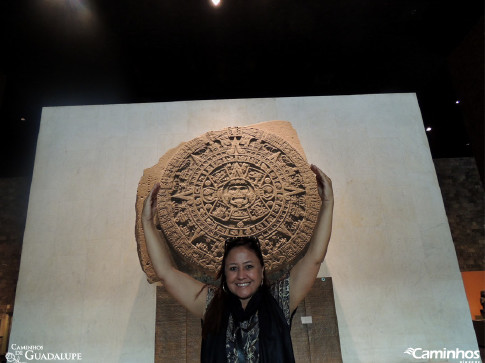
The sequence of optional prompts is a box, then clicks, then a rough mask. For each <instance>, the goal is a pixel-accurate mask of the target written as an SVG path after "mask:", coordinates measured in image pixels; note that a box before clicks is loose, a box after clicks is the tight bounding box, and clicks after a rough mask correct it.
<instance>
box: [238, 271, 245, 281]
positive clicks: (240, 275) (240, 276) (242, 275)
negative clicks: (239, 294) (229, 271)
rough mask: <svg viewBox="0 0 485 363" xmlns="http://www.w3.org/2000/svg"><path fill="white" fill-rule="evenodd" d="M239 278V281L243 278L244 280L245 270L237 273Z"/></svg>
mask: <svg viewBox="0 0 485 363" xmlns="http://www.w3.org/2000/svg"><path fill="white" fill-rule="evenodd" d="M237 278H238V279H242V278H244V270H243V269H239V270H238V271H237Z"/></svg>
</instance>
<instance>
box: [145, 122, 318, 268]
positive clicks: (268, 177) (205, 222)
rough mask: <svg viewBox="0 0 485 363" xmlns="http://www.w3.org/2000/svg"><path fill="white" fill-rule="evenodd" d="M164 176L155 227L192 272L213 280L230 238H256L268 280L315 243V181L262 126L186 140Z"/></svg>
mask: <svg viewBox="0 0 485 363" xmlns="http://www.w3.org/2000/svg"><path fill="white" fill-rule="evenodd" d="M159 172H160V174H159V176H158V178H159V179H158V181H159V182H160V185H161V188H160V191H159V194H158V208H157V209H158V222H159V225H160V227H161V230H162V232H163V237H164V238H165V239H166V241H167V242H168V243H169V245H170V246H171V248H173V251H174V252H175V255H176V259H177V260H179V261H180V262H181V263H180V264H181V265H182V266H183V267H185V269H186V270H189V271H188V272H189V273H191V274H192V275H194V274H195V275H200V276H202V275H208V276H210V277H214V276H215V274H216V273H217V271H218V270H219V268H220V264H221V260H222V255H223V252H224V241H225V240H226V239H227V238H228V237H234V236H257V237H258V238H259V240H260V242H261V249H262V252H263V256H264V258H265V265H266V266H265V267H266V271H267V273H268V274H269V275H272V274H273V275H274V274H275V273H277V272H278V271H281V270H285V269H286V268H288V267H290V266H291V265H292V264H293V263H295V262H296V259H298V258H299V257H300V256H301V254H302V252H303V250H304V249H305V246H306V244H307V243H308V241H309V240H310V237H311V234H312V232H313V228H314V226H315V223H316V218H317V214H318V210H319V206H320V202H319V198H318V193H317V188H316V183H315V177H314V175H313V173H312V172H311V170H310V168H309V165H308V163H307V162H306V160H305V158H304V156H303V155H302V154H301V153H299V152H298V151H297V150H296V149H295V148H294V147H293V146H292V145H290V143H288V142H287V141H285V140H284V139H283V138H282V137H280V136H277V135H276V134H273V133H269V132H266V131H264V130H262V129H259V128H257V125H256V127H231V128H227V129H224V130H221V131H211V132H208V133H206V134H204V135H202V136H200V137H198V138H196V139H193V140H191V141H189V142H187V143H184V144H182V145H181V146H180V147H179V148H178V149H177V150H176V151H174V152H173V154H172V156H171V158H170V159H169V160H168V161H167V162H166V165H165V166H164V167H163V169H161V170H159ZM138 237H139V236H137V241H138V243H140V241H139V238H138ZM142 266H143V261H142ZM145 266H146V265H145ZM145 272H147V271H145ZM147 274H148V273H147ZM149 277H150V276H149ZM196 277H197V276H196Z"/></svg>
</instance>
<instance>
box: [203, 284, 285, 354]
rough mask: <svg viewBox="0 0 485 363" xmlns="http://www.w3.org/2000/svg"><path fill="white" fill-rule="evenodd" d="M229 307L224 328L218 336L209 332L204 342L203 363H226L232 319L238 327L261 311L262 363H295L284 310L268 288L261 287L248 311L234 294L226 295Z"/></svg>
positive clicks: (223, 320) (226, 308) (259, 319)
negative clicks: (229, 325) (227, 334)
mask: <svg viewBox="0 0 485 363" xmlns="http://www.w3.org/2000/svg"><path fill="white" fill-rule="evenodd" d="M224 298H225V304H224V305H225V307H224V309H223V311H222V314H223V316H222V322H223V324H222V329H221V331H220V332H218V333H209V334H208V336H207V338H206V339H203V340H202V349H201V362H202V363H224V362H226V359H227V357H226V331H227V325H228V321H229V316H230V315H232V318H233V319H234V323H235V324H239V323H240V322H241V321H245V320H248V319H249V318H250V317H251V316H253V315H254V314H255V313H256V312H258V321H259V362H261V363H267V362H278V363H293V362H295V358H294V355H293V347H292V344H291V335H290V327H289V325H288V324H287V323H286V319H285V316H284V313H283V311H282V310H281V308H280V307H279V305H278V303H277V302H276V300H275V299H274V298H273V296H271V293H270V292H269V289H268V288H267V287H262V288H260V289H259V290H258V291H257V292H256V293H255V294H254V295H253V296H252V297H251V299H250V300H249V302H248V305H247V306H246V309H243V308H242V305H241V301H240V300H239V298H238V297H237V296H235V295H234V294H232V293H225V296H224Z"/></svg>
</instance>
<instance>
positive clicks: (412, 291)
mask: <svg viewBox="0 0 485 363" xmlns="http://www.w3.org/2000/svg"><path fill="white" fill-rule="evenodd" d="M269 120H285V121H289V122H291V124H292V125H293V128H294V129H295V130H296V132H297V134H298V136H299V139H300V143H301V145H302V147H303V149H304V151H305V154H306V157H307V159H308V161H309V162H310V163H313V164H316V165H318V166H319V167H321V168H322V169H323V170H324V171H325V172H326V173H327V174H328V175H329V176H330V177H331V178H332V180H333V185H334V193H335V216H334V228H333V234H332V239H331V242H330V246H329V250H328V254H327V257H326V260H325V262H324V264H323V265H322V268H321V270H320V274H319V276H331V277H332V281H333V288H334V293H335V303H336V309H337V318H338V326H339V334H340V340H341V349H342V358H343V361H344V362H373V363H379V362H383V363H384V362H386V363H387V362H406V361H409V362H412V361H416V360H415V359H414V358H413V357H411V356H410V355H408V354H405V353H404V352H405V351H406V350H407V349H408V348H422V349H425V350H442V349H444V348H446V349H448V350H454V349H460V350H463V351H467V350H473V351H475V350H478V347H477V343H476V337H475V334H474V331H473V326H472V322H471V319H470V312H469V307H468V303H467V299H466V295H465V291H464V288H463V282H462V279H461V274H460V271H459V268H458V263H457V259H456V255H455V251H454V247H453V242H452V239H451V235H450V231H449V227H448V222H447V218H446V215H445V211H444V207H443V202H442V199H441V194H440V190H439V186H438V182H437V179H436V174H435V170H434V166H433V161H432V159H431V154H430V151H429V147H428V143H427V139H426V135H425V131H424V127H423V122H422V119H421V115H420V110H419V107H418V103H417V100H416V97H415V95H414V94H382V95H355V96H331V97H330V96H329V97H300V98H268V99H240V100H218V101H187V102H172V103H155V104H132V105H103V106H79V107H55V108H44V110H43V113H42V120H41V126H40V132H39V138H38V144H37V152H36V160H35V167H34V173H33V179H32V186H31V192H30V200H29V208H28V215H27V222H26V230H25V234H24V242H23V250H22V260H21V266H20V275H19V280H18V287H17V294H16V301H15V311H14V315H13V324H12V332H11V337H10V345H12V344H15V345H16V346H40V347H42V350H43V351H44V352H53V353H62V352H75V353H80V354H82V360H83V361H84V362H100V361H102V362H152V361H153V357H154V335H155V302H156V295H155V292H156V291H155V290H156V289H155V285H150V284H149V283H148V282H147V280H146V275H145V274H144V272H143V271H142V269H141V267H140V263H139V260H138V255H137V246H136V241H135V198H136V192H137V186H138V182H139V180H140V177H141V176H142V175H143V170H144V169H145V168H149V167H151V166H152V165H154V164H156V163H157V162H158V159H159V158H160V157H161V156H162V155H163V154H165V153H166V152H167V151H168V150H169V149H171V148H174V147H176V146H178V145H179V144H180V143H181V142H184V141H188V140H190V139H193V138H195V137H197V136H199V135H201V134H203V133H205V132H207V131H210V130H219V129H222V128H224V127H228V126H245V125H250V124H255V123H258V122H263V121H269ZM295 323H299V322H295ZM174 339H176V337H175V338H174ZM450 361H454V360H450ZM456 361H459V360H456Z"/></svg>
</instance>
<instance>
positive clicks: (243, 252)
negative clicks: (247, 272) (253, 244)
mask: <svg viewBox="0 0 485 363" xmlns="http://www.w3.org/2000/svg"><path fill="white" fill-rule="evenodd" d="M233 261H234V262H236V261H237V262H245V261H259V259H258V256H257V255H256V252H254V251H253V250H252V249H250V248H248V247H246V246H237V247H234V248H233V249H232V250H230V251H229V253H228V255H227V257H226V263H229V262H233Z"/></svg>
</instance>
